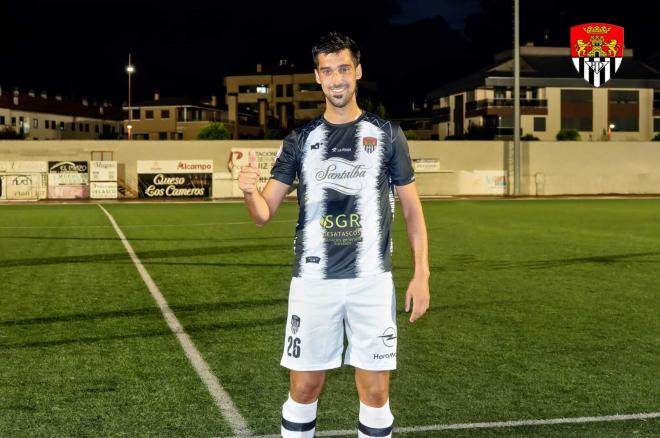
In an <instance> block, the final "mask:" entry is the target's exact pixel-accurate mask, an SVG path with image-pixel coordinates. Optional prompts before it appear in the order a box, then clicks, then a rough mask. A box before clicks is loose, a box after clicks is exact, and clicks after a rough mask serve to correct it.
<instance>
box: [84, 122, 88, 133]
mask: <svg viewBox="0 0 660 438" xmlns="http://www.w3.org/2000/svg"><path fill="white" fill-rule="evenodd" d="M85 132H89V123H85Z"/></svg>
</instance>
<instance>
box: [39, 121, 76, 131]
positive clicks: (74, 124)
mask: <svg viewBox="0 0 660 438" xmlns="http://www.w3.org/2000/svg"><path fill="white" fill-rule="evenodd" d="M46 123H48V122H46ZM46 128H48V126H46ZM71 130H72V131H75V130H76V122H71Z"/></svg>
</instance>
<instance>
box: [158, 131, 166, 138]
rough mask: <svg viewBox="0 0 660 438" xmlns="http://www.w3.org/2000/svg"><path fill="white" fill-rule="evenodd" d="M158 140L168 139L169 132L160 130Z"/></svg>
mask: <svg viewBox="0 0 660 438" xmlns="http://www.w3.org/2000/svg"><path fill="white" fill-rule="evenodd" d="M158 140H167V132H159V133H158Z"/></svg>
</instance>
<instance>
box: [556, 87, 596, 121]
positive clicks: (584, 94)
mask: <svg viewBox="0 0 660 438" xmlns="http://www.w3.org/2000/svg"><path fill="white" fill-rule="evenodd" d="M592 126H593V95H592V92H591V90H561V129H577V130H578V131H591V130H592V129H593V128H592Z"/></svg>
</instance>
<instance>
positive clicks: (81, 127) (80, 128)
mask: <svg viewBox="0 0 660 438" xmlns="http://www.w3.org/2000/svg"><path fill="white" fill-rule="evenodd" d="M78 131H80V132H83V124H82V123H78Z"/></svg>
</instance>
